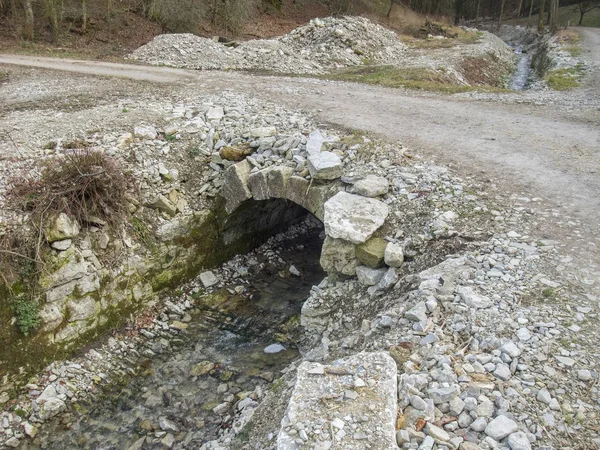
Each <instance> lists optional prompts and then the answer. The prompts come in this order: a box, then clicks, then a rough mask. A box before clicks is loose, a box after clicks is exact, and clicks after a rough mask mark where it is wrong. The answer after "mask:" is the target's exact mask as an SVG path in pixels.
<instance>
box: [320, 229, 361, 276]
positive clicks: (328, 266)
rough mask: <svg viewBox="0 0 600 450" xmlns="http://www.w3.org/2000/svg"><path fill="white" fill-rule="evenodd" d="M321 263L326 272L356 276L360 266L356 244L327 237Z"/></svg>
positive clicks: (322, 250)
mask: <svg viewBox="0 0 600 450" xmlns="http://www.w3.org/2000/svg"><path fill="white" fill-rule="evenodd" d="M320 263H321V267H322V268H323V270H324V271H325V272H328V273H341V274H344V275H354V274H355V273H356V266H357V264H358V261H357V260H356V250H355V246H354V244H353V243H352V242H348V241H345V240H343V239H332V238H330V237H329V236H326V237H325V241H324V242H323V248H322V249H321V260H320Z"/></svg>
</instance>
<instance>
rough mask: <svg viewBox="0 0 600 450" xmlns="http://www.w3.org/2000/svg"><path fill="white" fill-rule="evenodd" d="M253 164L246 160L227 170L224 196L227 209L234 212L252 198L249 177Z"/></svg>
mask: <svg viewBox="0 0 600 450" xmlns="http://www.w3.org/2000/svg"><path fill="white" fill-rule="evenodd" d="M251 170H252V165H251V164H250V163H249V162H248V161H247V160H244V161H242V162H239V163H237V164H234V165H233V166H231V167H229V168H228V169H227V170H226V171H225V180H224V184H223V197H224V198H225V210H226V211H227V212H228V213H231V212H233V211H234V210H235V209H236V208H237V207H238V206H240V204H241V203H243V202H245V201H246V200H249V199H251V198H252V192H250V188H249V187H248V178H249V177H250V171H251Z"/></svg>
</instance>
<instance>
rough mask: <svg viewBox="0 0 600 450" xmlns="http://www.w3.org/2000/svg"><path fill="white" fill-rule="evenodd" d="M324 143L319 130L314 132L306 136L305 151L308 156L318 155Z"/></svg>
mask: <svg viewBox="0 0 600 450" xmlns="http://www.w3.org/2000/svg"><path fill="white" fill-rule="evenodd" d="M324 142H325V138H324V137H323V135H322V134H321V132H320V131H319V130H315V131H313V132H312V133H310V135H309V136H308V140H307V141H306V151H307V152H308V154H309V155H312V154H315V153H319V152H320V151H321V147H322V146H323V143H324Z"/></svg>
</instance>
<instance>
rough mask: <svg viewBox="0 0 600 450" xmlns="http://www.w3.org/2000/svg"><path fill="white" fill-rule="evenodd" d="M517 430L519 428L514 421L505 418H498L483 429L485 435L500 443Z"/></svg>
mask: <svg viewBox="0 0 600 450" xmlns="http://www.w3.org/2000/svg"><path fill="white" fill-rule="evenodd" d="M518 429H519V427H518V425H517V423H516V422H515V421H514V420H511V419H509V418H508V417H506V416H498V417H496V418H495V419H494V420H492V421H491V422H490V423H489V424H488V426H487V427H486V428H485V434H487V435H488V436H489V437H491V438H492V439H495V440H496V441H501V440H502V439H504V438H505V437H506V436H508V435H509V434H512V433H514V432H516V431H517V430H518Z"/></svg>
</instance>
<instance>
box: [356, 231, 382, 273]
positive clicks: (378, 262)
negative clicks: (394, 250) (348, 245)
mask: <svg viewBox="0 0 600 450" xmlns="http://www.w3.org/2000/svg"><path fill="white" fill-rule="evenodd" d="M386 246H387V242H386V241H384V240H383V239H381V238H380V237H372V238H371V239H369V240H368V241H367V242H365V243H364V244H360V245H357V246H356V258H357V259H358V261H359V262H361V263H362V264H364V265H365V266H369V267H374V268H378V267H381V266H382V265H383V255H384V253H385V248H386Z"/></svg>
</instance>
